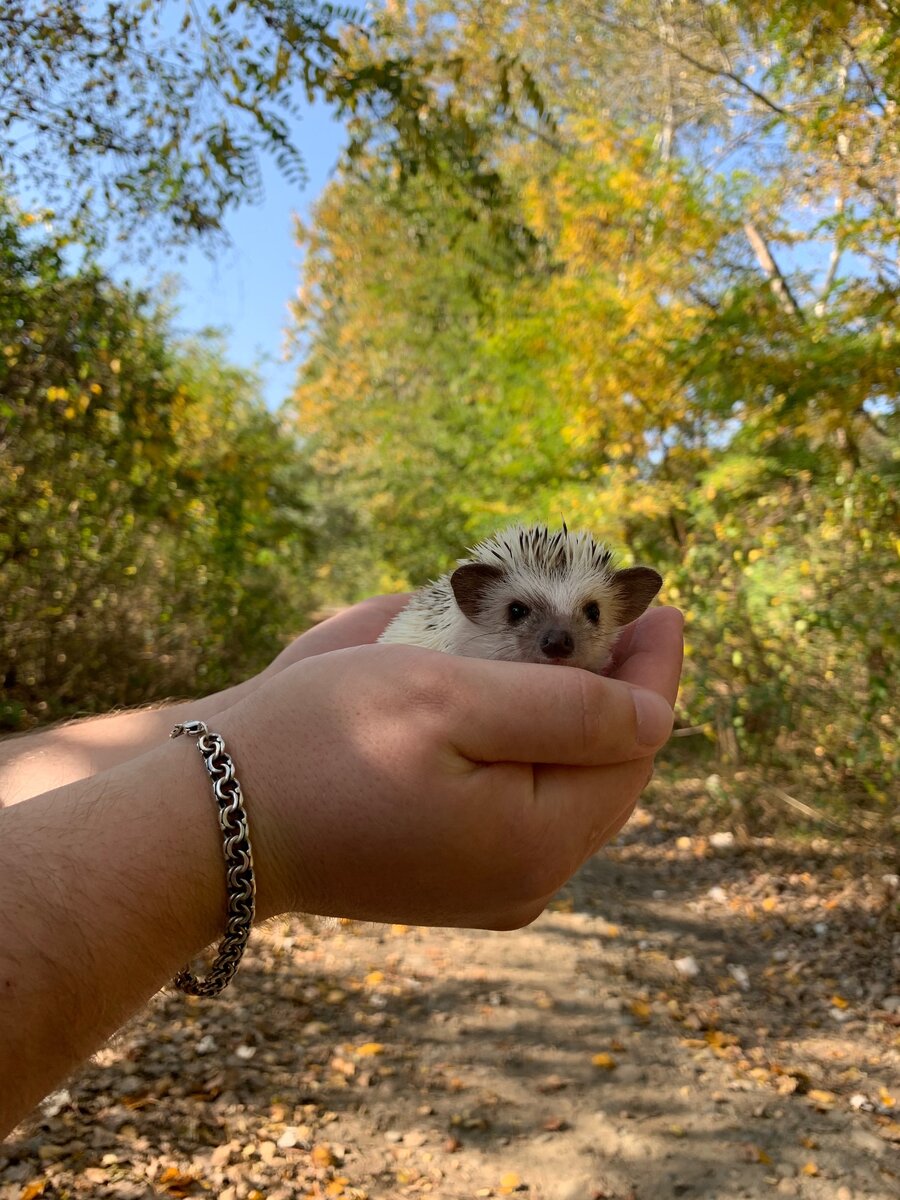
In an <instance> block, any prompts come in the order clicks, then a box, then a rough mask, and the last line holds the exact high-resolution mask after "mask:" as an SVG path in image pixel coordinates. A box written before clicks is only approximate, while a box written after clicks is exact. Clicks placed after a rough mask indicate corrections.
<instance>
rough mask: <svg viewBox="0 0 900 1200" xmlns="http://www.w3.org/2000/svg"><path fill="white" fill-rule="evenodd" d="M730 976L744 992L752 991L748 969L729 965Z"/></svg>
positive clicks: (733, 964) (732, 964)
mask: <svg viewBox="0 0 900 1200" xmlns="http://www.w3.org/2000/svg"><path fill="white" fill-rule="evenodd" d="M728 974H729V975H730V976H731V978H732V979H733V980H734V981H735V983H736V984H737V985H738V987H739V988H740V989H741V991H742V992H746V991H749V989H750V976H749V974H748V973H747V968H746V967H742V966H739V965H737V964H735V963H729V964H728Z"/></svg>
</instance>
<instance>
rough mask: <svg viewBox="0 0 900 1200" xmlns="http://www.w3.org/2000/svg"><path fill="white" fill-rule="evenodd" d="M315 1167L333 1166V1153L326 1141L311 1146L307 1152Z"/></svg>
mask: <svg viewBox="0 0 900 1200" xmlns="http://www.w3.org/2000/svg"><path fill="white" fill-rule="evenodd" d="M309 1156H310V1158H311V1159H312V1161H313V1165H314V1166H316V1167H333V1166H334V1155H333V1154H332V1152H331V1147H330V1146H329V1145H328V1143H327V1142H319V1143H318V1144H317V1145H315V1146H313V1148H312V1150H311V1151H310V1154H309Z"/></svg>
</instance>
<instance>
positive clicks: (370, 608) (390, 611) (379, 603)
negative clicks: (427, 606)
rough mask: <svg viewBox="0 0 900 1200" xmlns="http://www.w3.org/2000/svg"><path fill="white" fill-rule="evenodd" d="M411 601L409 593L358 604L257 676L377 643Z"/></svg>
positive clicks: (296, 641)
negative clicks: (324, 655)
mask: <svg viewBox="0 0 900 1200" xmlns="http://www.w3.org/2000/svg"><path fill="white" fill-rule="evenodd" d="M409 598H410V593H408V592H405V593H398V594H396V595H386V596H370V597H369V598H368V599H367V600H361V601H360V602H359V603H358V604H354V605H352V606H351V607H350V608H345V609H344V610H343V611H342V612H339V613H337V614H336V615H335V616H333V617H328V619H327V620H325V621H321V622H320V623H319V624H318V625H314V626H313V627H312V628H311V629H307V630H306V632H305V633H301V634H300V635H299V637H296V638H294V640H293V641H292V642H291V644H290V645H289V646H286V647H285V648H284V650H282V651H281V653H280V654H279V655H278V657H277V658H275V659H274V660H273V661H272V662H271V663H270V664H269V666H268V667H266V669H265V670H264V671H262V672H261V673H260V675H258V676H257V680H258V681H262V680H264V679H271V678H272V677H273V676H274V675H277V674H278V673H279V672H280V671H283V670H284V668H285V667H289V666H292V665H293V664H294V663H295V662H300V661H301V660H302V659H304V658H313V657H314V656H315V655H317V654H328V653H329V652H330V651H331V650H345V649H347V648H348V647H350V646H365V645H368V644H370V643H372V642H377V641H378V638H379V637H380V636H381V634H382V633H383V632H384V630H385V628H386V626H387V625H388V624H389V623H390V622H391V621H392V620H393V619H394V617H395V616H396V615H397V613H398V612H400V610H401V608H403V607H404V606H405V605H406V603H407V602H408V600H409Z"/></svg>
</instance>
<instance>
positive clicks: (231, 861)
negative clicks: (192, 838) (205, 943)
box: [169, 721, 256, 996]
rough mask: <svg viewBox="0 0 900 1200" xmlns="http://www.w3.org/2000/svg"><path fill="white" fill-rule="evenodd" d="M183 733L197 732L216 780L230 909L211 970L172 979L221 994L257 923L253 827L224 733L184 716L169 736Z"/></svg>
mask: <svg viewBox="0 0 900 1200" xmlns="http://www.w3.org/2000/svg"><path fill="white" fill-rule="evenodd" d="M182 734H187V735H188V736H189V737H196V738H197V749H198V750H199V751H200V753H201V754H202V755H203V762H204V763H205V765H206V769H207V771H208V772H209V777H210V779H211V780H212V786H213V794H214V795H215V798H216V804H217V805H218V809H219V825H220V827H221V829H222V836H223V839H224V840H223V845H222V849H223V853H224V856H225V880H226V885H227V889H228V911H227V916H226V920H225V936H224V938H223V939H222V941H221V942H220V943H219V947H218V952H217V954H216V959H215V962H214V963H213V965H212V967H211V968H210V970H209V972H208V974H207V975H206V976H204V978H202V979H198V978H197V976H196V975H194V974H193V972H192V971H191V969H190V967H185V968H184V970H183V971H179V972H178V974H177V975H176V976H175V978H174V980H173V981H172V982H173V984H174V986H175V987H177V988H178V989H179V990H180V991H182V992H187V993H188V994H189V995H191V996H217V995H218V994H219V992H221V991H222V989H223V988H224V987H226V986H227V984H228V983H229V982H230V981H231V978H232V976H233V975H234V973H235V971H236V970H237V967H238V963H239V962H240V961H241V956H242V955H243V953H244V948H245V947H246V945H247V939H248V938H249V936H250V929H251V927H252V925H253V914H254V912H255V908H256V881H255V880H254V878H253V855H252V853H251V849H250V830H249V828H248V825H247V813H246V811H245V809H244V798H243V795H242V794H241V785H240V784H239V783H238V781H237V780H236V779H235V777H234V763H233V762H232V760H231V757H230V755H229V754H228V753H227V752H226V750H225V742H224V741H223V740H222V738H221V737H220V736H219V734H217V733H210V732H209V730H208V729H207V727H206V725H205V724H204V723H203V721H185V722H183V724H181V725H176V726H175V728H174V729H173V730H172V732H171V733H170V734H169V736H170V737H173V738H177V737H180V736H181V735H182Z"/></svg>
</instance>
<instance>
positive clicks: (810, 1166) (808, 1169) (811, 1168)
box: [800, 1162, 819, 1175]
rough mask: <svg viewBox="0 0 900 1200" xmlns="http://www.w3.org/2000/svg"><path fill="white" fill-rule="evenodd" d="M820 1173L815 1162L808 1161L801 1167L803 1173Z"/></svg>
mask: <svg viewBox="0 0 900 1200" xmlns="http://www.w3.org/2000/svg"><path fill="white" fill-rule="evenodd" d="M818 1173H819V1168H818V1167H817V1166H816V1164H815V1163H814V1162H808V1163H806V1164H805V1165H804V1166H803V1167H802V1168H801V1171H800V1174H801V1175H818Z"/></svg>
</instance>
